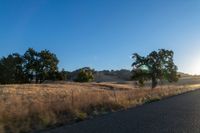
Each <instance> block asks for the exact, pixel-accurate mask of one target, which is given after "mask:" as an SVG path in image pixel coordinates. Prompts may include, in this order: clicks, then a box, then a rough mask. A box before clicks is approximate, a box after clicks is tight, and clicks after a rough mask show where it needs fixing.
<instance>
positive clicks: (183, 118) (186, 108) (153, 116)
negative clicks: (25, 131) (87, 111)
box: [42, 90, 200, 133]
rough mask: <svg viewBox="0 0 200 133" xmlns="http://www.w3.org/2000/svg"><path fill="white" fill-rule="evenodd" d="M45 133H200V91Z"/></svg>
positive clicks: (45, 132)
mask: <svg viewBox="0 0 200 133" xmlns="http://www.w3.org/2000/svg"><path fill="white" fill-rule="evenodd" d="M42 133H200V90H197V91H193V92H190V93H186V94H182V95H179V96H175V97H171V98H168V99H164V100H161V101H158V102H154V103H150V104H146V105H144V106H140V107H136V108H132V109H129V110H126V111H120V112H116V113H111V114H108V115H105V116H102V117H98V118H95V119H92V120H86V121H83V122H80V123H77V124H74V125H68V126H64V127H60V128H56V129H52V130H49V131H44V132H42Z"/></svg>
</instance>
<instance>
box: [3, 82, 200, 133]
mask: <svg viewBox="0 0 200 133" xmlns="http://www.w3.org/2000/svg"><path fill="white" fill-rule="evenodd" d="M199 87H200V85H199V84H196V85H188V86H186V85H185V86H182V85H171V86H162V87H158V88H156V89H153V90H152V89H149V88H148V87H147V88H134V87H130V86H126V85H117V84H111V83H107V84H106V83H103V84H97V83H91V84H78V83H67V84H43V85H2V86H0V133H20V132H30V131H33V130H40V129H44V128H47V127H50V126H54V125H55V126H58V125H61V124H66V123H70V122H75V121H80V120H83V119H85V118H90V117H93V116H95V115H99V114H102V113H106V112H110V111H117V110H119V109H126V108H128V107H133V106H136V105H139V104H143V103H146V102H151V101H154V100H158V99H161V98H163V97H167V96H171V95H176V94H180V93H183V92H187V91H190V90H194V89H197V88H199Z"/></svg>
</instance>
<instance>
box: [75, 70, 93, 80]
mask: <svg viewBox="0 0 200 133" xmlns="http://www.w3.org/2000/svg"><path fill="white" fill-rule="evenodd" d="M93 73H94V71H93V70H91V69H90V68H87V67H86V68H82V69H80V71H79V73H78V75H77V78H76V79H75V81H76V82H91V81H93V80H94V75H93Z"/></svg>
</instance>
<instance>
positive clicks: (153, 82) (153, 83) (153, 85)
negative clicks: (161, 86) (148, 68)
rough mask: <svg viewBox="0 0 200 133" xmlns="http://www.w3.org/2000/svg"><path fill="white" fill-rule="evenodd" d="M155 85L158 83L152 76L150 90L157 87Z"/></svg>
mask: <svg viewBox="0 0 200 133" xmlns="http://www.w3.org/2000/svg"><path fill="white" fill-rule="evenodd" d="M157 84H158V82H157V80H156V78H155V77H154V76H153V77H152V85H151V88H152V89H153V88H155V87H156V86H157Z"/></svg>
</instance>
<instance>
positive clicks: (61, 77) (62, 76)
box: [56, 69, 68, 80]
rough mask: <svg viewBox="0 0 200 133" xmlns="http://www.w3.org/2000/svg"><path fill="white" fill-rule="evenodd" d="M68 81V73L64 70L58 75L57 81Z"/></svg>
mask: <svg viewBox="0 0 200 133" xmlns="http://www.w3.org/2000/svg"><path fill="white" fill-rule="evenodd" d="M67 79H68V72H67V71H65V70H64V69H62V70H61V71H58V72H57V73H56V80H67Z"/></svg>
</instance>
